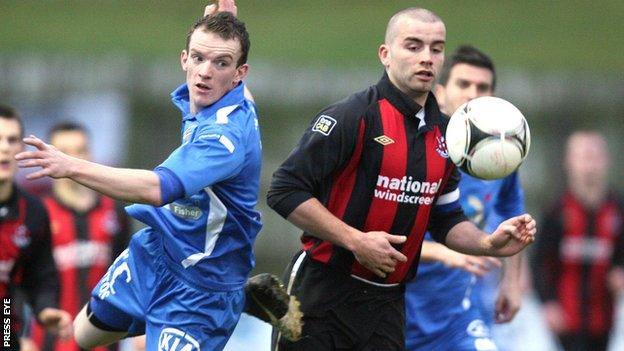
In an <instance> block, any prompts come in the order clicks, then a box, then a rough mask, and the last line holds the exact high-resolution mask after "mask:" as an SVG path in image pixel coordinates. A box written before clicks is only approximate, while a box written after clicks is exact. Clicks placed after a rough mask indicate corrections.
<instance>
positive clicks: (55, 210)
mask: <svg viewBox="0 0 624 351" xmlns="http://www.w3.org/2000/svg"><path fill="white" fill-rule="evenodd" d="M89 139H90V137H89V132H88V131H87V130H86V129H85V127H84V126H82V125H79V124H76V123H73V122H61V123H59V124H57V125H55V126H53V127H52V128H51V130H50V132H49V133H48V140H50V144H52V145H54V146H55V147H56V148H57V149H58V150H60V151H62V152H64V153H65V154H67V155H70V156H72V157H76V158H80V159H84V160H91V153H90V145H89ZM43 202H44V204H45V206H46V208H47V210H48V213H49V215H50V225H51V230H52V251H53V255H54V259H55V261H56V265H57V267H58V270H59V278H60V288H61V290H60V308H62V309H63V310H65V311H67V312H69V313H70V314H71V316H72V318H74V317H75V316H76V315H77V314H78V312H79V311H80V309H81V308H82V306H83V305H84V304H85V303H86V302H87V301H89V297H90V296H91V290H92V289H93V288H94V287H95V285H96V284H97V282H98V281H99V279H100V278H101V277H102V276H103V275H104V273H106V270H107V268H108V266H109V265H110V264H111V263H112V261H113V259H114V258H115V257H117V256H118V255H119V254H120V253H121V252H122V251H123V250H124V249H125V248H126V246H127V245H128V240H129V235H130V232H129V226H128V219H127V217H126V214H125V211H124V210H123V207H122V206H121V205H120V204H118V203H115V201H114V200H112V199H111V198H109V197H106V196H103V195H100V194H98V193H97V192H95V191H93V190H91V189H89V188H87V187H85V186H82V185H80V184H79V183H76V182H74V181H73V180H71V179H67V178H62V179H55V180H54V182H53V185H52V191H51V194H50V195H49V196H47V197H45V198H44V199H43ZM32 337H33V339H34V340H35V342H36V343H37V345H38V346H39V348H40V349H41V350H48V351H51V350H58V351H78V350H79V347H78V345H77V344H76V343H75V341H74V340H55V338H54V337H53V336H52V335H50V334H44V331H43V330H42V328H40V327H37V326H35V327H34V328H33V335H32ZM116 349H117V347H116V346H115V345H113V346H110V347H107V348H103V347H102V348H96V349H95V350H96V351H103V350H116Z"/></svg>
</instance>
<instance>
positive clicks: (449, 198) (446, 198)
mask: <svg viewBox="0 0 624 351" xmlns="http://www.w3.org/2000/svg"><path fill="white" fill-rule="evenodd" d="M457 200H459V188H457V189H455V190H453V191H451V192H450V193H448V194H444V195H441V196H440V197H439V198H438V201H436V206H437V205H446V204H450V203H451V202H455V201H457Z"/></svg>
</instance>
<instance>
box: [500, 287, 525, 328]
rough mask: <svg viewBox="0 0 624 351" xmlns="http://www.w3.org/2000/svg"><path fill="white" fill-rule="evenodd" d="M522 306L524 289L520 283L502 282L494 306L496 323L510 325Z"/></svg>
mask: <svg viewBox="0 0 624 351" xmlns="http://www.w3.org/2000/svg"><path fill="white" fill-rule="evenodd" d="M521 305H522V289H521V287H520V284H519V282H515V283H514V282H511V283H510V282H505V280H504V279H503V281H502V282H501V285H500V288H499V290H498V297H497V298H496V302H495V304H494V320H495V321H496V323H508V322H511V320H512V319H513V318H514V317H515V316H516V314H517V313H518V311H519V310H520V306H521Z"/></svg>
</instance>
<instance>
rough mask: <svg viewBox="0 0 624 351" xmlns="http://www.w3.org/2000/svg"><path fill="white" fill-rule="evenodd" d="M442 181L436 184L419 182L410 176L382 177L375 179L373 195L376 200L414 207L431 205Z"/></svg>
mask: <svg viewBox="0 0 624 351" xmlns="http://www.w3.org/2000/svg"><path fill="white" fill-rule="evenodd" d="M441 183H442V179H441V178H440V179H439V180H438V181H437V182H434V183H431V182H421V181H418V180H414V179H413V178H412V176H404V177H403V178H390V177H386V176H383V175H379V176H378V177H377V186H376V188H375V192H374V195H375V197H376V198H379V199H383V200H387V201H394V202H400V203H406V204H414V205H431V204H432V203H433V199H434V198H435V195H436V194H437V193H438V190H439V189H440V184H441Z"/></svg>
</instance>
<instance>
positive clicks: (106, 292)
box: [98, 249, 132, 300]
mask: <svg viewBox="0 0 624 351" xmlns="http://www.w3.org/2000/svg"><path fill="white" fill-rule="evenodd" d="M129 256H130V253H129V252H128V249H125V250H124V252H122V253H121V255H119V257H117V258H116V259H115V262H113V264H112V265H111V266H110V268H108V271H107V272H106V274H104V276H103V277H102V281H101V285H100V289H99V291H98V296H99V298H100V299H102V300H104V299H105V298H107V297H109V296H110V295H115V294H116V293H117V292H116V291H115V287H114V285H115V282H116V281H117V279H119V278H120V277H121V276H122V275H124V274H125V276H126V283H130V281H131V280H132V275H131V274H130V267H129V266H128V261H127V259H128V257H129ZM121 260H126V261H123V262H121V263H120V264H118V263H119V261H121Z"/></svg>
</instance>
